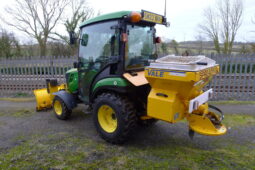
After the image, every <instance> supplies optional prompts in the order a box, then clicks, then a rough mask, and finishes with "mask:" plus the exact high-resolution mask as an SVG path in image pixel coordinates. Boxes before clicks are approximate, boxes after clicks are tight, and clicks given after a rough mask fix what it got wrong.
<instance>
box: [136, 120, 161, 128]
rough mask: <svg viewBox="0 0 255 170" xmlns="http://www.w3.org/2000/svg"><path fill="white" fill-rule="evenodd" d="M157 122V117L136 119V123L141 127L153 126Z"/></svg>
mask: <svg viewBox="0 0 255 170" xmlns="http://www.w3.org/2000/svg"><path fill="white" fill-rule="evenodd" d="M157 122H158V120H157V119H146V120H141V119H139V120H138V121H137V124H138V125H139V126H142V127H150V126H154V125H155V124H156V123H157Z"/></svg>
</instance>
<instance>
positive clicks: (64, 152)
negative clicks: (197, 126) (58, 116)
mask: <svg viewBox="0 0 255 170" xmlns="http://www.w3.org/2000/svg"><path fill="white" fill-rule="evenodd" d="M219 141H220V142H219V143H225V144H226V143H228V145H227V146H226V145H225V146H222V145H220V144H219V143H217V142H216V143H214V144H213V145H214V146H213V148H211V149H201V148H199V146H198V145H196V144H194V143H192V142H188V141H186V142H185V141H181V140H178V139H172V140H171V141H169V142H168V143H166V144H164V143H162V144H158V145H156V146H132V145H131V146H130V145H123V146H117V145H111V144H108V143H105V142H97V141H93V140H91V139H89V138H86V137H85V136H81V135H78V134H76V135H70V134H67V133H59V134H54V135H50V136H39V135H37V136H33V137H31V139H29V140H27V141H25V142H24V143H22V144H21V145H19V146H15V147H14V148H12V149H10V150H8V151H7V152H4V153H1V154H0V169H81V168H83V169H98V168H101V169H169V168H171V169H204V168H205V167H206V169H252V168H254V166H255V148H254V146H253V147H252V144H247V145H237V144H231V143H230V142H229V141H222V140H219ZM159 142H160V141H159ZM210 147H211V146H210Z"/></svg>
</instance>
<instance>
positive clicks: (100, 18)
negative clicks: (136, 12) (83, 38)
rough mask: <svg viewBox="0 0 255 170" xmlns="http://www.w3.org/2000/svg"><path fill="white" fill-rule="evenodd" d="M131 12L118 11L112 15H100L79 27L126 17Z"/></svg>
mask: <svg viewBox="0 0 255 170" xmlns="http://www.w3.org/2000/svg"><path fill="white" fill-rule="evenodd" d="M131 12H132V11H119V12H113V13H109V14H104V15H100V16H97V17H95V18H92V19H89V20H86V21H84V22H83V23H82V24H81V25H80V27H84V26H86V25H89V24H93V23H96V22H100V21H105V20H111V19H118V18H122V17H123V16H126V15H128V14H130V13H131Z"/></svg>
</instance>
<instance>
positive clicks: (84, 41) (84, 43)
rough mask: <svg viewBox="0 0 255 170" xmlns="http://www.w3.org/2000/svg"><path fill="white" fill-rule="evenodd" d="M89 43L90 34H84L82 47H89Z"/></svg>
mask: <svg viewBox="0 0 255 170" xmlns="http://www.w3.org/2000/svg"><path fill="white" fill-rule="evenodd" d="M88 41H89V35H88V34H83V35H82V39H81V45H82V46H87V45H88Z"/></svg>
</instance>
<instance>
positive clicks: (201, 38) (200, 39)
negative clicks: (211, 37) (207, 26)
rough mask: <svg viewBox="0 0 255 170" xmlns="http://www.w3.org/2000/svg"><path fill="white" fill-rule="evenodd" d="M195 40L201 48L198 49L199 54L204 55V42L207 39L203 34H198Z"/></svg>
mask: <svg viewBox="0 0 255 170" xmlns="http://www.w3.org/2000/svg"><path fill="white" fill-rule="evenodd" d="M195 39H196V40H197V41H198V43H199V47H198V54H203V52H204V41H205V38H204V37H203V35H202V34H201V32H198V34H197V35H196V36H195Z"/></svg>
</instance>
